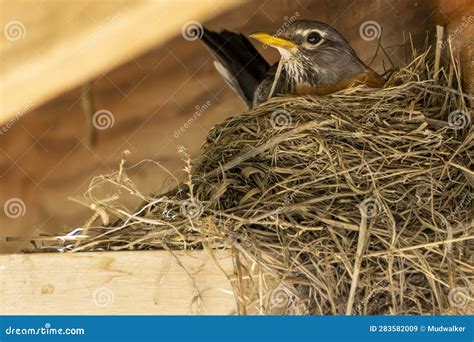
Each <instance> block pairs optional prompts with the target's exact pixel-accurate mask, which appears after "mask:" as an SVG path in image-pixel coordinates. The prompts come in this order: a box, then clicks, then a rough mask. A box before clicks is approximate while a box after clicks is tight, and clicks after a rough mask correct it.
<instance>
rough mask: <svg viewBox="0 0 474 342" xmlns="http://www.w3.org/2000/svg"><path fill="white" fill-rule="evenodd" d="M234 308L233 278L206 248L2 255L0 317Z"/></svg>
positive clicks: (222, 256) (227, 264)
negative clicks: (189, 250) (206, 251)
mask: <svg viewBox="0 0 474 342" xmlns="http://www.w3.org/2000/svg"><path fill="white" fill-rule="evenodd" d="M216 255H217V256H218V260H219V262H220V265H221V267H222V268H223V269H224V270H225V271H226V272H227V273H228V274H231V273H232V269H233V267H232V258H231V257H230V256H229V254H227V253H224V252H221V253H217V254H216ZM177 260H179V262H178V261H177ZM232 313H235V299H234V295H233V292H232V288H231V285H230V282H229V281H228V280H227V278H226V276H225V275H224V273H223V272H222V271H221V270H220V269H219V268H218V267H217V266H216V265H215V264H214V262H213V261H211V260H210V258H209V257H208V256H207V255H206V253H205V252H204V251H193V252H192V253H182V252H180V253H176V254H175V255H172V254H171V253H169V252H166V251H153V252H102V253H76V254H72V253H71V254H12V255H0V315H26V314H28V315H38V314H40V315H64V314H67V315H127V314H140V315H147V314H149V315H186V314H207V315H225V314H232Z"/></svg>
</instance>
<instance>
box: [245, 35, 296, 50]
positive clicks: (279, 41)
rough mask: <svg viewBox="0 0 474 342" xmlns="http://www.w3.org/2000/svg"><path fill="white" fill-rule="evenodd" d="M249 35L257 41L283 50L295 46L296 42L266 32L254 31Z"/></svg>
mask: <svg viewBox="0 0 474 342" xmlns="http://www.w3.org/2000/svg"><path fill="white" fill-rule="evenodd" d="M249 37H251V38H255V39H257V40H258V41H261V42H262V43H263V44H266V45H270V46H273V47H276V48H282V49H285V50H291V49H293V48H295V47H296V44H295V43H293V42H292V41H289V40H286V39H283V38H278V37H275V36H271V35H269V34H268V33H254V34H251V35H250V36H249Z"/></svg>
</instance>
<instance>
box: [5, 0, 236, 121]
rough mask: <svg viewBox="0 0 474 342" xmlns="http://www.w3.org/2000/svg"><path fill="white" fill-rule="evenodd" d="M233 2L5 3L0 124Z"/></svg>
mask: <svg viewBox="0 0 474 342" xmlns="http://www.w3.org/2000/svg"><path fill="white" fill-rule="evenodd" d="M238 3H239V1H185V2H182V1H153V0H151V1H150V0H148V1H146V0H145V1H143V0H141V1H130V0H127V1H84V0H78V1H77V0H76V1H39V2H28V4H27V6H25V3H24V2H22V1H19V2H16V1H3V2H2V3H1V8H2V16H1V17H0V18H1V21H0V25H1V27H2V28H3V30H4V32H3V33H4V34H2V35H1V36H0V61H1V64H2V67H1V69H0V70H1V72H0V75H1V76H0V79H1V83H0V94H1V106H2V110H1V112H0V124H1V123H4V122H6V121H7V120H8V119H9V118H11V117H14V116H16V115H21V114H22V113H24V112H25V111H28V110H30V109H31V108H34V107H37V106H39V105H40V104H42V103H44V102H46V101H47V100H49V99H51V98H53V97H55V96H57V95H59V94H61V93H63V92H65V91H67V90H70V89H71V88H73V87H75V86H78V85H80V84H81V83H83V82H85V81H87V80H88V79H90V78H92V77H96V76H97V75H100V74H102V73H104V72H106V71H108V70H111V69H113V68H114V67H116V66H118V65H120V64H122V63H124V62H126V61H128V60H129V59H130V57H136V56H137V55H139V54H141V53H143V52H144V51H146V50H148V49H150V48H152V47H154V46H156V45H158V44H160V43H162V42H164V41H166V40H168V39H170V38H171V37H172V36H175V35H176V34H179V33H180V32H181V28H182V26H183V24H185V23H186V22H187V21H191V20H193V21H201V20H204V19H206V18H209V17H212V16H213V15H215V14H216V13H218V11H222V10H225V9H227V8H231V7H233V6H235V5H236V4H238Z"/></svg>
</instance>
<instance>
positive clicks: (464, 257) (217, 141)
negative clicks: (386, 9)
mask: <svg viewBox="0 0 474 342" xmlns="http://www.w3.org/2000/svg"><path fill="white" fill-rule="evenodd" d="M433 60H434V59H432V58H431V57H430V53H429V52H425V53H423V54H421V55H418V56H417V57H414V58H413V61H412V62H411V63H410V64H409V65H407V66H406V67H404V68H402V69H400V70H398V71H397V72H395V73H393V74H392V75H391V76H390V79H389V81H388V83H387V84H388V85H387V86H386V87H385V88H383V89H377V90H374V89H366V88H362V87H354V88H350V89H347V90H344V91H341V92H338V93H335V94H331V95H327V96H322V97H310V96H308V97H294V96H282V97H277V98H273V99H271V100H270V101H268V102H266V103H264V104H262V105H260V106H258V107H257V108H254V109H252V110H249V111H247V112H244V113H242V114H239V115H236V116H234V117H232V118H229V119H227V120H226V121H224V122H223V123H221V124H219V125H217V126H216V127H214V128H213V129H212V130H211V131H210V133H209V135H208V137H207V140H206V141H205V143H204V145H203V147H202V150H201V153H200V155H199V156H198V157H197V158H196V159H195V160H192V161H191V160H189V158H187V157H185V158H184V160H185V168H184V169H185V170H186V173H187V179H186V181H185V182H183V183H177V184H176V187H175V188H174V187H173V188H174V190H172V191H169V192H167V193H165V194H146V191H143V190H139V189H138V188H137V187H136V186H135V185H134V184H133V182H132V180H131V179H130V178H129V177H128V173H129V171H130V168H132V167H127V164H126V163H125V159H124V160H123V162H122V163H121V165H120V167H119V169H118V170H117V171H116V172H114V173H112V174H110V175H107V176H100V177H95V178H94V179H93V180H92V182H91V184H90V188H89V190H88V191H87V192H86V193H85V194H84V196H83V197H81V198H80V199H77V200H78V201H79V202H81V203H86V204H87V205H88V206H89V207H90V208H92V209H93V210H94V216H93V217H92V218H91V219H90V220H88V221H87V222H86V224H85V225H84V226H83V227H81V228H79V229H75V230H74V231H72V232H69V233H68V234H65V235H63V236H55V237H52V238H51V239H50V240H53V241H54V242H53V243H49V244H48V243H43V244H42V245H41V246H38V245H36V248H35V250H36V251H52V250H53V251H62V252H82V251H105V250H114V251H116V250H151V249H167V250H170V251H173V250H193V249H203V248H204V249H207V250H208V251H209V252H210V253H213V251H215V250H218V249H229V250H231V252H232V254H233V257H234V260H235V274H234V275H230V276H231V279H232V283H233V284H234V287H235V294H236V296H237V297H238V300H237V303H238V306H239V313H248V312H255V313H273V312H275V307H278V308H279V309H278V310H277V311H278V313H280V314H354V315H360V314H364V315H365V314H449V313H462V312H466V311H467V310H470V309H469V305H468V302H469V299H470V298H472V284H473V283H472V281H473V278H474V275H473V262H472V261H473V254H472V251H473V249H472V246H473V245H472V240H473V239H474V234H473V226H472V206H471V200H472V183H471V182H472V180H473V172H472V170H471V167H472V159H473V131H472V130H471V129H470V116H469V109H468V108H469V106H470V101H471V100H472V98H470V97H469V96H467V95H465V94H463V93H462V90H461V88H460V82H459V79H460V75H459V73H458V67H457V64H456V63H455V62H454V61H452V60H451V62H449V63H448V65H446V66H445V67H443V68H439V67H437V66H436V65H435V64H436V63H434V62H433ZM183 153H185V152H183ZM107 184H108V185H109V186H110V185H112V187H113V188H114V189H115V191H114V195H113V196H110V197H108V198H106V199H104V198H99V197H98V195H97V193H98V191H99V190H100V189H101V188H103V187H104V186H106V185H107ZM125 194H126V195H130V194H132V195H133V196H137V197H139V198H140V199H142V200H143V204H142V206H141V207H140V208H139V209H133V210H130V209H127V208H125V207H124V206H123V205H122V204H121V197H122V196H125ZM45 240H47V239H43V240H42V241H45Z"/></svg>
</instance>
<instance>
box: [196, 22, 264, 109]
mask: <svg viewBox="0 0 474 342" xmlns="http://www.w3.org/2000/svg"><path fill="white" fill-rule="evenodd" d="M201 40H202V42H203V43H204V45H205V46H206V47H207V49H208V50H209V51H210V52H211V54H212V55H213V56H214V58H215V59H216V62H217V63H215V66H216V69H217V71H219V73H220V74H221V75H222V77H224V80H225V81H226V82H227V84H229V86H230V87H231V88H232V89H233V90H234V91H235V92H237V94H239V96H240V97H241V98H242V100H243V101H244V102H245V103H246V104H247V105H248V106H249V107H251V106H252V102H253V97H254V93H255V90H256V89H257V86H258V85H259V84H260V82H262V81H263V79H264V78H265V75H266V73H267V71H268V69H269V68H270V66H269V65H268V63H267V61H265V59H264V58H263V57H262V56H261V55H260V54H259V53H258V51H257V50H256V49H255V48H254V46H253V45H252V44H251V43H250V41H249V40H248V39H247V38H246V37H245V36H244V35H242V34H238V33H234V32H230V31H227V30H222V31H219V32H213V31H209V30H207V29H204V30H203V34H202V37H201Z"/></svg>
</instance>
